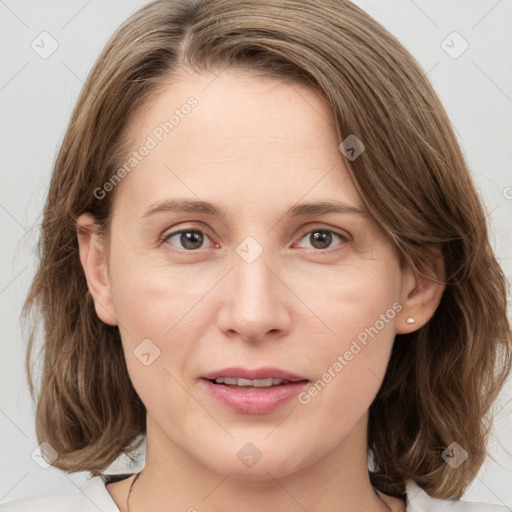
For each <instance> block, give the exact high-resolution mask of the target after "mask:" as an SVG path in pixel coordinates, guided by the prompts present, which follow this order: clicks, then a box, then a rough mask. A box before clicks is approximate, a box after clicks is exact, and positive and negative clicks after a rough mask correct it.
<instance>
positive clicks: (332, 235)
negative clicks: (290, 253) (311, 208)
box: [301, 229, 347, 250]
mask: <svg viewBox="0 0 512 512" xmlns="http://www.w3.org/2000/svg"><path fill="white" fill-rule="evenodd" d="M336 239H338V240H339V242H340V243H338V245H341V243H343V242H346V241H347V237H345V236H343V235H341V234H340V233H336V232H334V231H331V230H330V229H314V230H313V231H309V232H308V233H306V234H305V235H304V236H303V237H302V238H301V240H307V241H308V242H309V247H310V248H312V249H317V250H323V249H329V248H330V247H331V245H332V244H333V242H335V241H336ZM306 247H308V245H306Z"/></svg>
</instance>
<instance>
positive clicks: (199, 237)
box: [163, 229, 210, 251]
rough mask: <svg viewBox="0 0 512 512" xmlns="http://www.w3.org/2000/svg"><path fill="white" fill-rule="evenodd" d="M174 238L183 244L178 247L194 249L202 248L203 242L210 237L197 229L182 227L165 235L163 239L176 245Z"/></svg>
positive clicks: (188, 249)
mask: <svg viewBox="0 0 512 512" xmlns="http://www.w3.org/2000/svg"><path fill="white" fill-rule="evenodd" d="M173 239H174V240H175V241H176V240H177V241H178V243H179V244H181V247H178V248H180V249H185V250H187V251H193V250H194V249H201V248H202V245H203V242H204V241H205V240H209V239H210V238H209V236H208V235H206V234H205V233H203V232H202V231H199V230H197V229H182V230H180V231H174V232H173V233H169V234H168V235H165V237H164V238H163V241H164V242H166V243H169V244H171V245H174V246H175V243H173V242H172V240H173Z"/></svg>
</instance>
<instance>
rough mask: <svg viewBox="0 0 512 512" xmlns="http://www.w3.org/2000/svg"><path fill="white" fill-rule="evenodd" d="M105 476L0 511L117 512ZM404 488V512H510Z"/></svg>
mask: <svg viewBox="0 0 512 512" xmlns="http://www.w3.org/2000/svg"><path fill="white" fill-rule="evenodd" d="M108 476H109V475H101V476H95V477H92V478H90V479H89V481H88V482H87V484H86V485H85V486H84V487H83V488H82V489H72V490H70V491H58V492H50V493H44V494H36V495H34V496H29V497H26V498H21V499H18V500H14V501H11V502H8V503H3V504H1V505H0V512H69V511H73V512H120V511H119V508H118V507H117V505H116V503H115V501H114V500H113V499H112V497H111V496H110V493H109V492H108V491H107V488H106V485H107V483H109V482H110V481H109V480H107V478H108ZM128 476H130V475H126V477H128ZM405 489H406V499H407V512H512V509H510V508H508V507H504V506H501V505H490V504H487V503H475V502H467V501H460V500H459V501H451V500H438V499H435V498H431V497H430V496H429V495H428V494H427V493H426V492H425V491H424V490H423V489H421V487H419V486H418V485H417V484H416V483H415V482H413V481H412V480H408V481H407V483H406V488H405Z"/></svg>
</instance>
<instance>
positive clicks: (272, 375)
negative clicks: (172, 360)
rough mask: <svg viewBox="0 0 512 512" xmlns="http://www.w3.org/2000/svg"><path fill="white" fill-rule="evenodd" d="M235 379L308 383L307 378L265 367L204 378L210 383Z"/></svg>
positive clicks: (225, 370)
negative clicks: (217, 380)
mask: <svg viewBox="0 0 512 512" xmlns="http://www.w3.org/2000/svg"><path fill="white" fill-rule="evenodd" d="M225 377H228V378H235V379H245V380H264V379H281V380H284V381H287V382H301V381H307V380H308V379H307V377H302V376H300V375H296V374H294V373H291V372H289V371H286V370H281V369H280V368H273V367H270V366H268V367H264V368H256V369H248V368H242V367H235V366H232V367H229V368H223V369H222V370H216V371H214V372H209V373H205V374H204V375H203V376H202V378H203V379H207V380H210V381H215V380H216V379H221V378H225Z"/></svg>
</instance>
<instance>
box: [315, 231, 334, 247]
mask: <svg viewBox="0 0 512 512" xmlns="http://www.w3.org/2000/svg"><path fill="white" fill-rule="evenodd" d="M311 238H312V240H311V245H313V247H315V249H325V248H326V247H329V245H330V244H331V242H332V233H330V232H329V231H315V232H313V233H312V234H311ZM317 244H320V246H318V245H317Z"/></svg>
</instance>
